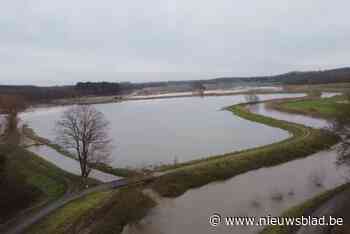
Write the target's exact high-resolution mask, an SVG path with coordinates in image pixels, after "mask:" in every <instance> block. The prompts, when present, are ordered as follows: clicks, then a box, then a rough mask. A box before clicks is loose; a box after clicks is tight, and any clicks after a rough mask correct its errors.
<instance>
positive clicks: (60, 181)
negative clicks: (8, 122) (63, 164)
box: [0, 144, 97, 223]
mask: <svg viewBox="0 0 350 234" xmlns="http://www.w3.org/2000/svg"><path fill="white" fill-rule="evenodd" d="M0 153H1V155H3V156H4V157H5V159H6V164H5V168H4V172H3V175H4V177H3V178H2V180H1V186H2V189H1V190H0V197H1V201H0V203H1V207H2V208H1V211H3V212H1V211H0V221H1V222H0V223H4V222H6V221H8V220H9V219H11V218H12V217H15V216H16V215H17V214H18V213H19V212H21V211H23V210H25V209H28V208H33V209H37V208H39V207H40V206H42V205H44V204H47V203H49V202H51V201H53V200H55V199H57V198H59V197H61V196H63V195H64V194H65V193H66V192H68V191H75V190H80V189H82V188H83V183H82V181H81V178H80V177H79V176H75V175H72V174H69V173H67V172H65V171H63V170H61V169H59V168H57V167H55V166H54V165H52V164H51V163H49V162H47V161H45V160H43V159H41V158H40V157H38V156H37V155H35V154H33V153H31V152H29V151H27V150H25V149H24V148H22V147H20V146H18V145H8V144H7V145H5V144H1V145H0ZM87 183H89V184H90V185H94V184H97V182H96V181H94V180H90V179H89V180H88V181H87Z"/></svg>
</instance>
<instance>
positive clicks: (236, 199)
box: [123, 151, 348, 234]
mask: <svg viewBox="0 0 350 234" xmlns="http://www.w3.org/2000/svg"><path fill="white" fill-rule="evenodd" d="M335 161H336V153H335V152H334V151H329V152H327V151H324V152H319V153H316V154H314V155H312V156H310V157H308V158H305V159H300V160H295V161H292V162H288V163H285V164H282V165H279V166H275V167H271V168H262V169H259V170H254V171H250V172H247V173H244V174H241V175H238V176H235V177H233V178H232V179H229V180H227V181H225V182H219V183H211V184H208V185H206V186H204V187H201V188H199V189H193V190H189V191H188V192H186V193H185V194H184V195H182V196H180V197H178V198H175V199H167V198H161V199H159V200H158V205H157V206H156V207H155V208H154V209H152V210H151V211H150V213H149V215H148V216H146V218H144V219H143V220H142V221H140V222H139V223H138V224H134V225H130V226H127V227H126V228H125V230H124V232H123V234H178V233H191V234H205V233H235V234H251V233H258V232H259V231H260V230H261V227H225V226H224V225H220V226H219V227H215V228H214V227H211V226H210V225H209V222H208V218H209V216H210V215H212V214H213V213H220V214H221V215H223V216H256V217H266V216H268V215H271V216H278V215H280V214H281V213H282V212H284V211H285V210H286V209H288V208H290V207H292V206H295V205H297V204H300V203H302V202H304V201H305V200H307V199H310V198H312V197H314V196H316V195H317V194H319V193H321V192H323V191H326V190H327V189H331V188H334V187H336V186H338V185H340V184H343V183H345V182H346V181H347V176H348V172H347V170H346V169H345V168H337V167H336V165H335Z"/></svg>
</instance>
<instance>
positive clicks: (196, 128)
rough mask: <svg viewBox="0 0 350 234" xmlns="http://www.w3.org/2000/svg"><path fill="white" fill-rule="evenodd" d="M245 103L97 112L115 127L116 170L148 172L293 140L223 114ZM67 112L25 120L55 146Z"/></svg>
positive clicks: (115, 106)
mask: <svg viewBox="0 0 350 234" xmlns="http://www.w3.org/2000/svg"><path fill="white" fill-rule="evenodd" d="M298 96H303V94H267V95H258V97H259V98H260V100H269V99H274V98H286V97H298ZM245 101H246V99H245V96H244V95H236V96H221V97H204V98H200V97H189V98H174V99H159V100H139V101H127V102H122V103H110V104H99V105H95V107H96V108H97V109H98V110H100V111H101V112H102V113H104V114H105V116H106V118H107V119H108V120H109V121H110V122H111V131H110V133H111V136H112V138H113V145H114V146H115V147H114V149H113V152H112V160H113V162H112V165H113V166H117V167H145V166H150V165H158V164H169V163H173V162H174V161H177V162H184V161H189V160H193V159H198V158H204V157H208V156H212V155H217V154H223V153H227V152H231V151H236V150H242V149H248V148H252V147H257V146H262V145H266V144H270V143H273V142H276V141H280V140H283V139H286V138H287V137H288V136H289V134H288V132H286V131H283V130H281V129H278V128H272V127H269V126H266V125H263V124H259V123H255V122H251V121H248V120H244V119H241V118H239V117H237V116H235V115H233V114H232V113H231V112H229V111H225V110H222V108H223V107H225V106H228V105H233V104H237V103H240V102H245ZM67 108H69V107H54V108H41V109H36V110H34V111H33V112H28V113H25V114H23V115H22V116H21V117H22V119H23V120H24V122H26V123H28V124H29V125H30V126H31V127H32V128H34V130H35V131H36V132H37V133H38V134H39V135H41V136H43V137H46V138H49V139H51V140H54V139H55V134H54V131H53V128H54V124H55V122H56V121H57V120H58V119H59V118H60V116H61V114H62V113H63V111H65V110H67ZM256 133H259V134H256Z"/></svg>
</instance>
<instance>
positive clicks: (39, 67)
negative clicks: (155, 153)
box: [0, 0, 350, 85]
mask: <svg viewBox="0 0 350 234" xmlns="http://www.w3.org/2000/svg"><path fill="white" fill-rule="evenodd" d="M349 9H350V1H349V0H337V1H329V0H265V1H262V0H215V1H209V0H207V1H203V0H202V1H200V0H171V1H170V0H147V1H136V0H130V1H120V0H102V1H96V0H73V1H72V0H59V1H53V0H11V1H4V2H3V3H2V4H1V7H0V83H1V84H37V85H55V84H59V85H61V84H72V83H75V82H77V81H87V80H90V81H101V80H106V81H133V82H141V81H155V80H186V79H200V78H212V77H221V76H253V75H269V74H277V73H283V72H288V71H292V70H309V69H326V68H335V67H342V66H348V65H350V64H349V63H350V43H349V42H350V15H349Z"/></svg>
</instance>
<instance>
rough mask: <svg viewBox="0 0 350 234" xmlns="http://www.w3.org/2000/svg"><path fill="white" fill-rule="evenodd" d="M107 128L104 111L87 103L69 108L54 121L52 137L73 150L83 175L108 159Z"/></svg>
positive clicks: (85, 175) (108, 141)
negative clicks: (55, 136)
mask: <svg viewBox="0 0 350 234" xmlns="http://www.w3.org/2000/svg"><path fill="white" fill-rule="evenodd" d="M108 128H109V122H108V121H107V120H106V119H105V117H104V115H103V114H102V113H101V112H99V111H97V110H96V109H95V108H94V107H92V106H89V105H80V106H74V107H72V108H69V109H68V110H67V111H65V112H64V113H63V115H62V117H61V119H60V120H59V121H57V123H56V134H57V138H56V139H57V141H58V143H59V144H60V145H62V146H64V147H65V148H67V149H68V150H72V151H74V152H75V153H76V157H77V159H78V160H79V162H80V167H81V173H82V176H83V177H87V176H88V175H89V173H90V171H91V168H92V167H93V166H94V165H96V164H99V163H107V162H108V159H109V156H110V149H111V147H110V143H111V140H110V138H109V136H108Z"/></svg>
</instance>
